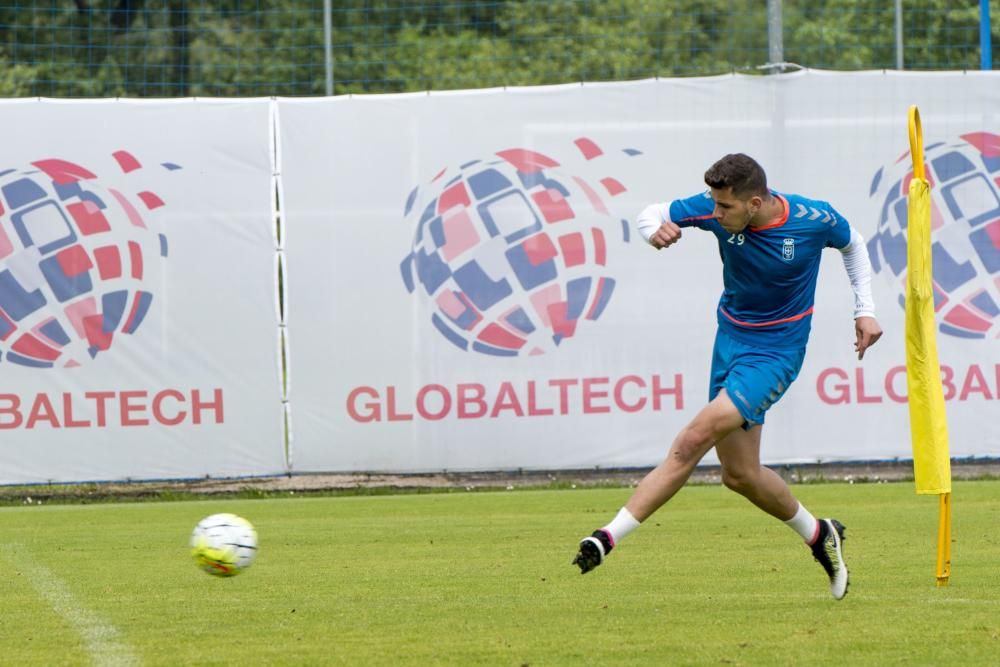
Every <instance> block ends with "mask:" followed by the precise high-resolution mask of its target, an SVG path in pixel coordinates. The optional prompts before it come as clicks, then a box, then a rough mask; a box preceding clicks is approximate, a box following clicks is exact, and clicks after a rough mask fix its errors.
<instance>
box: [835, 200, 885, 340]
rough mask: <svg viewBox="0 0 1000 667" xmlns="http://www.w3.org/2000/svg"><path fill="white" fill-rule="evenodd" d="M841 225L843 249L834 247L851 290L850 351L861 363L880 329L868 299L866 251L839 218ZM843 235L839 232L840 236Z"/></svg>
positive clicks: (868, 260) (860, 238) (860, 239)
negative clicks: (846, 236)
mask: <svg viewBox="0 0 1000 667" xmlns="http://www.w3.org/2000/svg"><path fill="white" fill-rule="evenodd" d="M840 221H841V223H842V224H843V225H844V226H846V228H847V230H848V231H849V232H850V238H849V240H848V242H847V245H845V246H843V247H838V248H837V249H838V250H840V254H841V257H842V258H843V260H844V268H845V269H846V270H847V277H848V278H850V279H851V289H853V290H854V333H855V342H854V350H855V351H856V352H857V353H858V359H859V360H860V359H863V358H864V356H865V350H867V349H868V348H869V347H871V346H872V345H874V344H875V343H876V342H877V341H878V339H879V338H881V337H882V327H880V326H879V323H878V320H876V319H875V301H874V299H872V262H871V258H869V257H868V247H867V246H866V245H865V239H864V237H863V236H861V233H860V232H859V231H858V230H856V229H854V228H853V227H851V226H850V224H848V222H847V221H846V220H844V219H843V218H841V219H840ZM840 233H841V234H843V232H840Z"/></svg>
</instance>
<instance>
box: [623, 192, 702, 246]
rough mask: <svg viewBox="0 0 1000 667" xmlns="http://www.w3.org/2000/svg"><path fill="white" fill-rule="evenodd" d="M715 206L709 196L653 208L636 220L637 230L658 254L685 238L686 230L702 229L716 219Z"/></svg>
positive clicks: (662, 204) (645, 210) (697, 196)
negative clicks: (683, 234) (713, 217)
mask: <svg viewBox="0 0 1000 667" xmlns="http://www.w3.org/2000/svg"><path fill="white" fill-rule="evenodd" d="M714 208H715V203H714V201H713V200H712V198H711V197H710V196H707V193H703V194H698V195H695V196H693V197H688V198H687V199H675V200H674V201H672V202H661V203H658V204H650V205H649V206H647V207H646V208H644V209H643V210H642V213H640V214H639V217H638V218H637V219H636V227H637V228H638V230H639V233H640V234H642V237H643V238H644V239H646V242H647V243H649V245H651V246H653V247H654V248H656V249H657V250H662V249H663V248H666V247H667V246H671V245H673V244H674V243H677V241H679V240H680V238H681V228H682V227H692V226H696V227H701V226H703V225H704V223H705V222H706V221H707V220H710V219H711V218H712V211H713V209H714Z"/></svg>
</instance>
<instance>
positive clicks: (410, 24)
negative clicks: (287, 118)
mask: <svg viewBox="0 0 1000 667" xmlns="http://www.w3.org/2000/svg"><path fill="white" fill-rule="evenodd" d="M0 2H2V0H0ZM331 4H332V10H331V16H330V40H329V46H330V54H331V56H332V59H331V65H332V67H331V69H332V71H331V72H330V74H332V79H333V82H334V87H335V88H334V91H335V92H336V93H366V92H398V91H415V90H441V89H457V88H482V87H494V86H517V85H536V84H554V83H568V82H575V81H618V80H629V79H641V78H651V77H674V76H704V75H712V74H722V73H727V72H732V71H740V72H746V73H760V72H761V68H762V66H764V65H766V64H767V62H768V55H769V50H768V17H767V8H766V4H765V3H761V2H754V1H752V0H733V1H728V0H727V1H724V0H673V1H672V2H669V3H665V2H662V1H660V0H619V1H616V2H607V1H605V0H492V1H487V0H451V1H449V2H444V1H443V0H436V1H434V2H432V1H431V0H426V1H423V2H403V1H402V0H339V1H338V2H333V3H331ZM782 7H783V16H782V20H783V30H782V37H783V44H784V60H785V61H787V62H791V63H795V64H798V65H800V66H803V67H811V68H823V69H847V70H855V69H882V68H894V67H895V66H896V35H895V27H894V26H895V10H894V3H888V2H882V1H880V0H786V1H785V2H783V3H782ZM990 8H991V14H992V16H993V19H994V20H993V28H992V37H993V41H995V42H1000V0H990ZM903 11H904V15H903V38H904V42H903V45H904V65H905V67H907V68H908V69H911V68H912V69H974V68H978V67H979V58H980V55H979V23H980V17H979V3H978V2H974V1H972V0H965V1H964V2H954V0H913V1H908V2H906V3H905V4H904V6H903ZM325 34H326V30H325V21H324V13H323V3H320V2H311V3H303V2H297V1H296V0H219V1H217V2H212V3H207V2H204V0H203V1H202V2H194V1H193V0H115V1H114V2H105V3H98V2H97V1H96V0H75V1H74V2H72V3H70V2H68V0H53V2H51V3H50V4H48V3H47V4H45V5H42V4H31V5H27V4H23V3H18V2H6V3H3V4H0V57H2V58H3V60H4V62H6V63H8V64H9V65H8V67H6V68H5V69H4V72H3V74H0V94H2V95H4V96H12V97H13V96H26V95H32V96H33V95H44V96H54V97H70V96H81V97H92V96H117V95H128V96H136V97H144V96H170V97H174V96H189V95H198V96H238V95H245V96H263V95H322V94H325V93H326V92H327V87H326V81H327V57H326V52H327V49H326V40H325ZM998 64H1000V48H996V49H994V56H993V66H994V67H996V66H997V65H998Z"/></svg>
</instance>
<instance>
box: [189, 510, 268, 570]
mask: <svg viewBox="0 0 1000 667" xmlns="http://www.w3.org/2000/svg"><path fill="white" fill-rule="evenodd" d="M191 556H193V557H194V561H195V563H197V564H198V567H200V568H201V569H202V570H204V571H205V572H208V573H209V574H212V575H215V576H217V577H233V576H235V575H237V574H239V573H240V572H242V571H243V570H245V569H247V568H248V567H250V566H251V565H252V564H253V560H254V558H256V557H257V531H256V530H254V527H253V525H251V523H250V522H249V521H247V520H246V519H244V518H243V517H240V516H236V515H235V514H213V515H211V516H207V517H205V518H204V519H202V520H201V521H199V522H198V525H197V526H195V527H194V532H192V533H191Z"/></svg>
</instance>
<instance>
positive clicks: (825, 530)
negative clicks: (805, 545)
mask: <svg viewBox="0 0 1000 667" xmlns="http://www.w3.org/2000/svg"><path fill="white" fill-rule="evenodd" d="M845 530H846V528H844V525H843V524H842V523H840V522H839V521H837V520H836V519H820V520H819V535H817V537H816V541H815V542H813V543H812V544H811V545H809V547H810V548H811V549H812V554H813V558H815V559H816V560H817V562H819V564H820V565H822V566H823V569H824V570H825V571H826V574H827V576H828V577H830V594H831V595H833V598H834V599H835V600H840V599H841V598H843V597H844V596H845V595H847V585H848V577H847V564H846V563H844V552H843V543H844V540H845V539H847V538H845V537H844V531H845Z"/></svg>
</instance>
